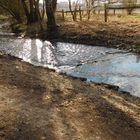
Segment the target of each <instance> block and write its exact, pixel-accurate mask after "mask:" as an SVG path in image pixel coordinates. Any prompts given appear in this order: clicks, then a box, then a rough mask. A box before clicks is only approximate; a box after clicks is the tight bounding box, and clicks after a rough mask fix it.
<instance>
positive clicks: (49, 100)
mask: <svg viewBox="0 0 140 140" xmlns="http://www.w3.org/2000/svg"><path fill="white" fill-rule="evenodd" d="M139 139H140V99H137V98H135V97H131V96H128V95H119V94H118V93H115V92H114V91H112V90H111V89H107V88H105V87H103V86H99V85H90V84H87V83H86V82H82V81H80V80H78V79H72V78H68V77H66V76H62V75H59V74H57V73H55V72H53V71H51V70H48V69H43V68H40V67H34V66H32V65H30V64H27V63H24V62H21V61H20V60H18V59H15V58H13V57H11V56H0V140H139Z"/></svg>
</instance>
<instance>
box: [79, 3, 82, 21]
mask: <svg viewBox="0 0 140 140" xmlns="http://www.w3.org/2000/svg"><path fill="white" fill-rule="evenodd" d="M79 16H80V21H82V12H81V7H80V6H79Z"/></svg>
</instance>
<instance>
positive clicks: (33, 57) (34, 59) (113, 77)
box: [0, 36, 140, 97]
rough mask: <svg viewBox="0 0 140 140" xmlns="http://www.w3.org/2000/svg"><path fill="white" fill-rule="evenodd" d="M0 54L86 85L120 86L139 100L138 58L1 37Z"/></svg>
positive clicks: (95, 48)
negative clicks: (80, 80) (77, 79)
mask: <svg viewBox="0 0 140 140" xmlns="http://www.w3.org/2000/svg"><path fill="white" fill-rule="evenodd" d="M0 51H2V52H5V53H7V54H11V55H13V56H16V57H18V58H22V59H23V61H26V62H29V63H31V64H33V65H36V66H43V67H49V68H53V69H55V70H56V71H57V72H62V73H66V74H67V75H70V76H74V77H80V78H86V79H87V81H88V82H95V83H106V84H110V85H116V86H119V90H120V91H126V92H130V94H132V95H134V96H137V97H140V56H137V55H135V54H133V53H128V52H126V51H122V50H118V49H112V48H106V47H98V46H87V45H81V44H72V43H63V42H53V43H52V44H51V43H50V42H48V41H44V42H43V41H41V40H39V39H32V40H31V39H22V38H16V37H9V36H1V37H0Z"/></svg>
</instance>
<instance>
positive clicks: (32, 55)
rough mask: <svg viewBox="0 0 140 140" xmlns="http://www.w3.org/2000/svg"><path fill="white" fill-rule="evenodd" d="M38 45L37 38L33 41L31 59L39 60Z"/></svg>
mask: <svg viewBox="0 0 140 140" xmlns="http://www.w3.org/2000/svg"><path fill="white" fill-rule="evenodd" d="M37 53H38V52H37V45H36V40H32V41H31V56H30V59H31V61H38V54H37Z"/></svg>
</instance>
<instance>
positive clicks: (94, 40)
mask: <svg viewBox="0 0 140 140" xmlns="http://www.w3.org/2000/svg"><path fill="white" fill-rule="evenodd" d="M59 39H60V40H63V41H66V42H73V43H82V44H87V45H94V46H95V45H97V46H106V47H113V48H119V49H123V50H128V51H130V52H135V53H140V21H126V22H125V21H123V22H122V21H118V22H117V21H114V22H113V21H111V22H109V23H104V22H99V21H88V22H85V21H84V22H75V23H73V22H71V23H70V22H66V23H63V24H62V25H61V26H60V38H59Z"/></svg>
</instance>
